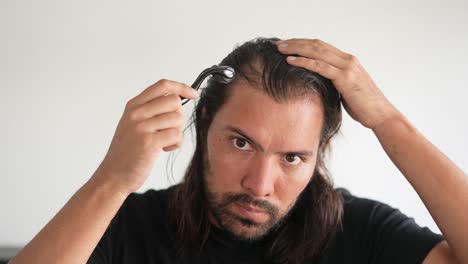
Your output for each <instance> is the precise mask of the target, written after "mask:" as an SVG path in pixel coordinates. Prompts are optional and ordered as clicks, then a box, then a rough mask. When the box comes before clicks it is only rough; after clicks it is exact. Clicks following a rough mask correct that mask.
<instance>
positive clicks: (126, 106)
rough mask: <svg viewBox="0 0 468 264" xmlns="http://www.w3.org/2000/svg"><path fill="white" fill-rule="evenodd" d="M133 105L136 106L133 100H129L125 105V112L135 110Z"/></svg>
mask: <svg viewBox="0 0 468 264" xmlns="http://www.w3.org/2000/svg"><path fill="white" fill-rule="evenodd" d="M133 104H134V101H133V99H130V100H128V101H127V103H126V104H125V110H127V109H131V108H133Z"/></svg>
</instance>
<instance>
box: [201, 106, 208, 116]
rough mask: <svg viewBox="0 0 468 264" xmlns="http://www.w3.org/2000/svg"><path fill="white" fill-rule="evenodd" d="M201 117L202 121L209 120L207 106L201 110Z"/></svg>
mask: <svg viewBox="0 0 468 264" xmlns="http://www.w3.org/2000/svg"><path fill="white" fill-rule="evenodd" d="M201 117H202V119H206V118H208V113H207V110H206V105H204V106H203V107H202V109H201Z"/></svg>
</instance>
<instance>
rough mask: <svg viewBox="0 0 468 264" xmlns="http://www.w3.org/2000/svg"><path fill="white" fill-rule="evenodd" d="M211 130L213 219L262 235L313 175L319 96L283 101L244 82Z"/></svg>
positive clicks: (238, 232)
mask: <svg viewBox="0 0 468 264" xmlns="http://www.w3.org/2000/svg"><path fill="white" fill-rule="evenodd" d="M230 89H232V92H231V94H230V96H229V99H228V100H227V102H226V104H224V105H223V106H222V107H221V108H220V110H219V111H218V113H217V114H216V115H215V117H214V119H213V122H212V124H211V126H210V128H209V130H208V138H207V154H206V156H205V167H206V171H205V184H206V189H207V193H208V198H209V202H210V207H211V212H210V221H211V222H212V223H213V224H215V225H217V226H218V227H221V228H222V229H225V230H227V231H228V232H230V233H232V234H234V235H235V236H237V237H239V238H241V239H246V240H255V239H258V238H260V237H262V236H264V235H265V234H267V232H268V231H269V230H270V229H271V228H272V227H274V226H275V225H276V224H278V222H279V221H280V220H281V219H283V218H284V217H285V216H286V214H287V213H288V212H289V210H290V209H291V208H292V206H293V205H294V203H295V201H296V199H297V198H298V196H299V195H300V193H301V192H302V191H303V190H304V188H305V187H306V185H307V184H308V182H309V180H310V179H311V177H312V175H313V172H314V168H315V163H316V157H317V150H318V146H319V140H320V132H321V128H322V119H323V111H322V106H321V103H320V100H319V98H318V97H316V96H313V95H307V96H305V97H303V98H299V99H294V100H289V101H286V102H284V103H277V102H275V101H274V99H272V98H271V97H269V96H268V95H266V94H265V93H264V92H263V91H261V90H259V89H255V88H252V87H251V86H250V84H248V83H247V82H239V83H237V84H235V85H234V86H233V87H232V88H230Z"/></svg>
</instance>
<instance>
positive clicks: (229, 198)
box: [220, 193, 278, 216]
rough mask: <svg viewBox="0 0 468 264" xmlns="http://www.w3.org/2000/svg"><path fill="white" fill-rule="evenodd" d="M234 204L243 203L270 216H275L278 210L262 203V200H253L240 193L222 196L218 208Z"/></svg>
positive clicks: (269, 204)
mask: <svg viewBox="0 0 468 264" xmlns="http://www.w3.org/2000/svg"><path fill="white" fill-rule="evenodd" d="M235 202H239V203H244V204H248V205H251V206H255V207H258V208H261V209H262V210H263V211H265V212H266V213H268V214H270V215H272V216H276V215H277V214H278V208H276V206H274V205H272V204H271V203H269V202H267V201H264V200H258V199H255V198H253V197H252V196H250V195H248V194H242V193H226V194H224V195H223V199H222V202H221V204H220V207H225V206H227V205H229V204H231V203H235Z"/></svg>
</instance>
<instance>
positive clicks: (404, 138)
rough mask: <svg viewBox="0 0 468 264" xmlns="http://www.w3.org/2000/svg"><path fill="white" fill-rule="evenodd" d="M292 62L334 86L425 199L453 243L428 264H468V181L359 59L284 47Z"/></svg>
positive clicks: (325, 48) (303, 45)
mask: <svg viewBox="0 0 468 264" xmlns="http://www.w3.org/2000/svg"><path fill="white" fill-rule="evenodd" d="M278 49H279V51H280V52H282V53H284V54H290V55H295V56H289V57H288V58H287V62H288V63H290V64H292V65H294V66H298V67H303V68H306V69H308V70H311V71H314V72H317V73H319V74H320V75H322V76H324V77H326V78H329V79H330V80H332V82H333V84H334V85H335V87H336V89H337V90H338V91H339V92H340V94H341V95H342V97H343V100H344V101H343V104H344V107H345V108H346V110H347V112H348V113H349V114H350V116H351V117H352V118H353V119H354V120H356V121H358V122H360V123H361V124H362V125H363V126H365V127H367V128H370V129H372V130H373V131H374V133H375V135H376V136H377V138H378V139H379V141H380V143H381V144H382V146H383V147H384V149H385V151H386V152H387V154H388V155H389V157H390V158H391V160H392V161H393V162H394V163H395V165H396V166H397V167H398V169H399V170H400V171H401V172H402V174H403V175H404V176H405V177H406V178H407V179H408V181H409V182H410V184H411V185H412V186H413V188H414V189H415V190H416V192H417V193H418V195H419V196H420V197H421V199H422V201H423V202H424V204H425V206H426V207H427V209H428V210H429V212H430V213H431V215H432V217H433V218H434V220H435V221H436V223H437V224H438V226H439V228H440V229H441V231H442V233H443V234H444V236H445V238H446V239H447V241H446V242H445V241H444V242H442V243H441V244H439V245H437V246H436V247H434V249H433V250H432V251H431V252H430V254H429V255H428V257H427V258H426V263H431V262H432V263H434V260H438V263H453V262H454V261H453V260H454V257H453V256H456V258H457V259H458V261H460V262H462V263H468V230H467V229H466V228H465V225H466V223H468V211H467V210H460V206H461V205H467V204H468V179H467V177H466V175H465V174H464V173H463V172H462V171H461V170H460V169H459V168H457V167H456V165H455V164H453V163H452V162H451V161H450V160H449V159H448V158H447V157H445V156H444V155H443V154H442V153H441V152H440V151H439V150H437V149H436V148H435V147H434V146H433V145H432V144H431V143H430V142H429V141H427V140H426V139H425V138H424V137H423V136H422V135H421V134H420V133H418V132H417V130H416V129H415V128H414V127H413V126H412V125H411V124H410V123H409V122H408V120H406V119H405V118H404V116H403V115H402V114H400V113H399V112H398V110H396V108H395V107H393V105H392V104H391V103H390V102H389V101H388V100H387V98H386V97H385V96H384V95H383V94H382V92H381V91H380V89H379V88H378V87H377V85H376V84H375V83H374V81H373V80H372V78H371V77H370V76H369V74H368V73H367V72H366V71H365V69H364V68H363V67H362V65H361V64H360V63H359V61H358V60H357V58H356V57H354V56H353V55H350V54H347V53H345V52H343V51H341V50H339V49H337V48H336V47H333V46H332V45H330V44H328V43H325V42H323V41H320V40H308V39H291V40H286V41H282V42H280V43H278Z"/></svg>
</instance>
